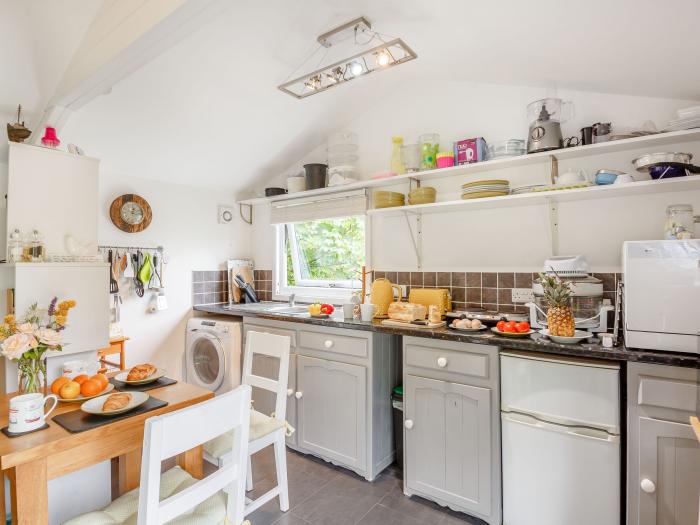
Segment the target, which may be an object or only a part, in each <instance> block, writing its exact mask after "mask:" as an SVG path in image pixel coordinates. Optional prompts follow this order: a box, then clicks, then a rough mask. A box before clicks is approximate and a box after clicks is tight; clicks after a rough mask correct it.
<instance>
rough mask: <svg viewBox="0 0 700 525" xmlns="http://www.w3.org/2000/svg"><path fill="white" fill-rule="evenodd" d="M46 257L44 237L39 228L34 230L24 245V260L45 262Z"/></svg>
mask: <svg viewBox="0 0 700 525" xmlns="http://www.w3.org/2000/svg"><path fill="white" fill-rule="evenodd" d="M45 257H46V250H45V248H44V238H43V236H42V235H41V234H40V233H39V231H38V230H32V232H31V233H29V234H28V235H27V237H26V238H25V239H24V244H23V245H22V262H44V259H45Z"/></svg>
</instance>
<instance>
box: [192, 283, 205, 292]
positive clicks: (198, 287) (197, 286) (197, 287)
mask: <svg viewBox="0 0 700 525" xmlns="http://www.w3.org/2000/svg"><path fill="white" fill-rule="evenodd" d="M192 293H195V294H196V293H204V283H197V282H195V283H192Z"/></svg>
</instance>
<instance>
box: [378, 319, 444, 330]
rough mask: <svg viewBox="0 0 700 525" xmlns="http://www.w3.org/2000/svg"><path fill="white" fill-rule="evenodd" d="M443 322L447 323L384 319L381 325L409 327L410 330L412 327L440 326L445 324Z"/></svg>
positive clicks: (430, 327)
mask: <svg viewBox="0 0 700 525" xmlns="http://www.w3.org/2000/svg"><path fill="white" fill-rule="evenodd" d="M445 324H447V323H445V321H440V322H439V323H432V324H431V323H428V324H411V323H408V322H406V321H396V320H394V319H384V320H383V321H382V325H384V326H395V327H398V328H409V329H411V330H413V329H417V330H420V329H424V328H427V329H433V328H440V327H441V326H445Z"/></svg>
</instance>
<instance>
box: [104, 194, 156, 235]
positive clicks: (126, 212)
mask: <svg viewBox="0 0 700 525" xmlns="http://www.w3.org/2000/svg"><path fill="white" fill-rule="evenodd" d="M109 217H110V219H112V222H113V223H114V225H115V226H116V227H117V228H119V229H120V230H122V231H125V232H127V233H136V232H140V231H143V230H145V229H146V228H148V225H149V224H151V219H152V218H153V214H152V212H151V206H150V205H149V204H148V202H146V199H144V198H143V197H139V196H138V195H134V194H132V193H127V194H125V195H122V196H120V197H117V198H116V199H114V201H113V202H112V205H111V206H110V207H109Z"/></svg>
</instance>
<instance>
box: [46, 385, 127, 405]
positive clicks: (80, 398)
mask: <svg viewBox="0 0 700 525" xmlns="http://www.w3.org/2000/svg"><path fill="white" fill-rule="evenodd" d="M112 390H114V385H113V384H112V383H107V386H106V387H105V388H104V390H101V391H100V392H98V393H97V394H95V395H92V396H84V395H82V394H81V395H79V396H78V397H74V398H73V399H63V398H62V397H61V396H58V400H59V401H61V402H63V403H80V402H82V401H87V400H88V399H94V398H96V397H99V396H103V395H105V394H109V393H110V392H111V391H112Z"/></svg>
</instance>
